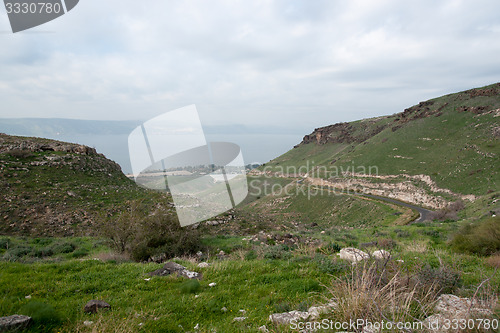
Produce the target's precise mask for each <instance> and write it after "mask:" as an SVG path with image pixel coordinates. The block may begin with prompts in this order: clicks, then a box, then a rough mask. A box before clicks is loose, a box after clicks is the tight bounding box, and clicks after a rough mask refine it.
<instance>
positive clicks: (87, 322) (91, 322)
mask: <svg viewBox="0 0 500 333" xmlns="http://www.w3.org/2000/svg"><path fill="white" fill-rule="evenodd" d="M93 323H94V322H93V321H90V320H85V321H84V322H83V325H85V326H91V325H92V324H93Z"/></svg>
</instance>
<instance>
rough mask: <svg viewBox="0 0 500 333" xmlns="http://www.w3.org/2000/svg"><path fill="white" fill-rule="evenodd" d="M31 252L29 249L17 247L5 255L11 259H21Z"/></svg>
mask: <svg viewBox="0 0 500 333" xmlns="http://www.w3.org/2000/svg"><path fill="white" fill-rule="evenodd" d="M31 251H32V248H31V247H28V246H18V247H14V248H11V249H10V250H9V251H7V254H8V255H10V256H12V257H16V258H22V257H24V256H25V255H27V254H28V253H30V252H31Z"/></svg>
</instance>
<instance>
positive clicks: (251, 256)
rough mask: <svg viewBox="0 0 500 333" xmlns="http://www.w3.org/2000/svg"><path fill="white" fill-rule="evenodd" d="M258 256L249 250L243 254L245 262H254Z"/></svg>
mask: <svg viewBox="0 0 500 333" xmlns="http://www.w3.org/2000/svg"><path fill="white" fill-rule="evenodd" d="M257 257H258V255H257V252H255V250H250V251H248V252H247V253H246V254H245V260H254V259H257Z"/></svg>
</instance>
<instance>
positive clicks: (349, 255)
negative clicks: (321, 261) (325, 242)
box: [339, 247, 370, 262]
mask: <svg viewBox="0 0 500 333" xmlns="http://www.w3.org/2000/svg"><path fill="white" fill-rule="evenodd" d="M339 256H340V259H344V260H347V261H350V262H358V261H361V260H365V259H368V258H370V256H369V255H368V253H366V252H364V251H361V250H359V249H356V248H354V247H346V248H343V249H342V250H340V253H339Z"/></svg>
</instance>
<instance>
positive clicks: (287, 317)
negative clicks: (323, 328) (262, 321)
mask: <svg viewBox="0 0 500 333" xmlns="http://www.w3.org/2000/svg"><path fill="white" fill-rule="evenodd" d="M307 318H309V312H302V311H290V312H283V313H273V314H272V315H270V316H269V320H270V321H272V322H273V323H274V324H278V325H290V322H291V321H292V320H306V319H307Z"/></svg>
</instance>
